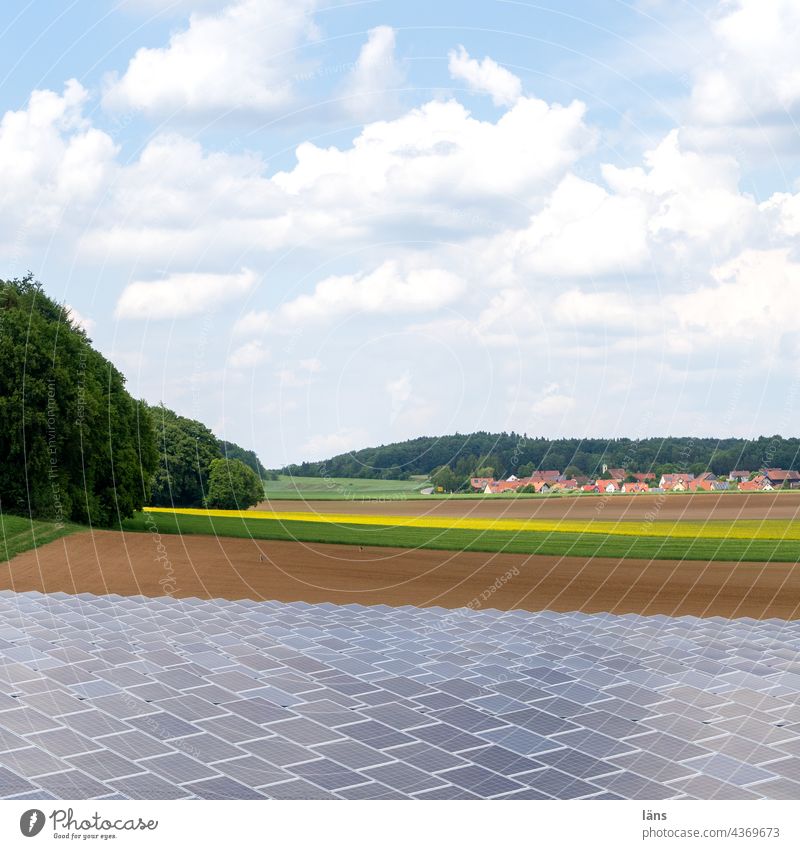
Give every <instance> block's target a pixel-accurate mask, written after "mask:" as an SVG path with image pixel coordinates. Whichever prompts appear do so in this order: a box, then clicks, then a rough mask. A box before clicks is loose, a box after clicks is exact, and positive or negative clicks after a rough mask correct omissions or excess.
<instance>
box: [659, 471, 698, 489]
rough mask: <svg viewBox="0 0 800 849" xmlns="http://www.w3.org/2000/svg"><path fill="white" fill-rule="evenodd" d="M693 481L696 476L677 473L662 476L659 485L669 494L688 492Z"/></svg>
mask: <svg viewBox="0 0 800 849" xmlns="http://www.w3.org/2000/svg"><path fill="white" fill-rule="evenodd" d="M691 480H694V475H692V474H690V473H689V472H675V473H674V474H668V475H661V480H660V481H659V482H658V485H659V486H660V487H661V489H663V490H666V491H668V492H686V490H687V489H688V486H689V481H691Z"/></svg>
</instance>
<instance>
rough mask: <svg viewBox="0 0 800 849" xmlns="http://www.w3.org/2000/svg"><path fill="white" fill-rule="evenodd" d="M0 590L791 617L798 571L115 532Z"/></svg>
mask: <svg viewBox="0 0 800 849" xmlns="http://www.w3.org/2000/svg"><path fill="white" fill-rule="evenodd" d="M159 543H160V544H161V546H163V547H162V548H159ZM261 558H264V559H263V560H262V559H261ZM0 588H4V589H13V590H16V591H18V592H22V591H25V590H39V591H43V592H56V591H59V590H60V591H63V592H68V593H80V592H90V593H96V594H106V593H119V594H121V595H135V594H142V595H147V596H159V595H164V594H166V593H169V594H171V595H173V596H175V597H188V596H196V597H199V598H227V599H241V598H249V599H256V600H261V599H277V600H280V601H307V602H322V601H328V602H334V603H337V604H349V603H359V604H389V605H403V604H411V605H416V606H430V605H438V606H442V607H451V608H455V607H464V606H467V605H470V604H472V606H474V607H478V608H480V607H485V608H499V609H502V610H509V609H514V608H520V609H524V610H542V609H551V610H559V611H566V610H582V611H586V612H598V611H608V612H611V613H642V614H655V613H664V614H668V615H671V616H679V615H685V614H691V615H695V616H717V615H718V616H726V617H739V616H752V617H755V618H767V617H773V616H774V617H780V618H784V619H794V618H800V613H798V607H799V606H800V566H799V565H796V564H791V563H773V564H763V565H762V564H758V563H742V564H740V563H722V562H713V563H704V562H699V561H686V562H677V561H669V560H656V561H652V562H649V561H645V560H629V559H625V560H614V559H606V558H595V559H586V558H577V557H538V556H531V557H529V556H524V555H509V554H482V553H477V552H448V551H435V550H431V549H426V550H418V551H407V550H404V549H389V548H364V549H363V550H361V549H359V548H358V547H357V546H340V545H316V544H315V545H309V544H302V543H291V542H270V541H265V540H259V541H251V540H244V539H229V538H214V537H202V536H186V537H180V536H168V535H164V536H162V537H160V538H159V537H158V536H156V535H152V534H149V533H125V534H122V533H117V532H112V531H96V532H94V533H88V532H87V533H79V534H75V535H72V536H68V537H65V538H63V539H60V540H57V541H56V542H53V543H50V544H49V545H45V546H43V547H41V548H38V549H35V550H32V551H28V552H25V553H24V554H21V555H19V556H18V557H16V558H14V559H13V560H11V561H10V562H7V563H2V564H0Z"/></svg>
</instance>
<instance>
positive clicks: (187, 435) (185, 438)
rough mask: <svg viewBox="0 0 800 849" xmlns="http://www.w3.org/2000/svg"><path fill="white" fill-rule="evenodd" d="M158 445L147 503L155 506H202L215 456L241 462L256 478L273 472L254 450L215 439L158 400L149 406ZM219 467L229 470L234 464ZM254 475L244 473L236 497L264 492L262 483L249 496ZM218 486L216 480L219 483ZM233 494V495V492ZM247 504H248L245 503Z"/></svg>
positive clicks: (241, 501) (241, 500)
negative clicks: (256, 490)
mask: <svg viewBox="0 0 800 849" xmlns="http://www.w3.org/2000/svg"><path fill="white" fill-rule="evenodd" d="M147 409H148V412H149V413H150V418H151V421H152V423H153V429H154V431H155V434H156V443H157V447H158V466H157V468H156V470H155V474H154V476H153V484H152V494H151V497H150V503H151V504H153V505H154V506H156V507H202V506H203V505H204V504H205V503H206V501H207V499H208V496H209V492H210V487H211V481H210V477H211V470H212V467H213V466H214V463H215V462H216V461H218V460H226V461H229V463H240V464H241V465H243V466H245V467H247V469H249V470H250V471H251V472H253V473H254V475H253V476H257V477H256V479H258V478H261V480H264V479H266V478H269V477H271V476H272V475H271V474H270V473H269V472H267V471H266V470H265V469H264V467H263V466H262V465H261V461H260V460H259V459H258V457H257V456H256V454H255V452H254V451H248V450H246V449H244V448H242V447H241V446H239V445H237V444H236V443H235V442H228V441H225V440H222V439H217V437H216V436H214V434H213V433H212V432H211V431H210V430H209V428H207V427H206V426H205V425H204V424H203V423H202V422H200V421H197V420H196V419H190V418H187V417H186V416H180V415H178V414H177V413H176V412H174V411H173V410H170V409H169V408H167V407H165V406H164V405H163V404H160V405H159V406H157V407H148V408H147ZM220 468H225V469H228V470H231V469H233V468H235V467H234V466H231V465H228V466H224V467H220ZM220 474H221V473H220ZM253 476H244V477H243V478H242V480H243V481H247V485H246V486H243V490H242V493H241V495H240V497H239V498H238V500H237V499H234V500H237V503H238V504H239V505H243V504H244V502H245V501H248V500H249V501H250V504H255V503H256V501H258V500H260V498H261V497H262V496H263V486H262V487H261V488H260V490H259V493H258V498H256V499H255V500H252V499H250V498H249V488H250V487H251V484H252V477H253ZM218 487H219V484H218ZM232 497H233V496H232ZM244 506H249V504H244Z"/></svg>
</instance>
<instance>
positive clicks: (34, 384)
mask: <svg viewBox="0 0 800 849" xmlns="http://www.w3.org/2000/svg"><path fill="white" fill-rule="evenodd" d="M0 362H2V366H3V367H2V369H1V370H0V510H2V511H6V512H9V513H16V514H18V515H26V516H32V517H37V518H50V519H54V520H56V521H59V522H66V521H70V522H77V523H81V524H91V525H98V526H106V527H108V526H113V525H115V524H117V523H118V522H119V521H120V520H121V519H124V518H127V517H129V516H131V515H132V514H133V513H134V512H135V511H137V510H140V509H141V508H142V507H143V506H144V505H146V504H153V505H161V506H202V505H207V506H212V507H221V508H222V507H224V508H236V507H248V506H251V505H252V504H254V503H256V502H257V501H259V500H261V499H262V498H263V492H264V489H263V483H262V479H263V478H264V477H266V476H267V475H268V473H267V472H266V470H265V469H264V467H263V466H262V465H261V463H260V461H259V460H258V457H256V455H255V454H254V452H252V451H247V450H245V449H243V448H241V447H240V446H238V445H236V444H235V443H232V442H226V441H223V440H219V439H217V437H216V436H214V434H213V433H212V432H211V431H210V430H209V429H208V428H207V427H205V425H203V424H202V423H200V422H197V421H194V420H192V419H187V418H184V417H182V416H179V415H178V414H176V413H174V412H173V411H172V410H169V409H167V408H166V407H164V406H157V407H151V406H149V405H148V404H146V403H145V402H144V401H142V400H138V399H135V398H133V397H132V396H131V395H130V393H129V392H128V391H127V389H126V388H125V378H124V376H123V375H122V373H121V372H120V371H119V370H118V369H117V368H116V367H115V366H114V365H113V364H112V363H111V362H109V360H107V359H106V358H105V357H103V355H102V354H100V353H99V352H98V351H97V350H95V349H94V348H93V347H92V344H91V340H90V339H89V338H88V336H87V335H86V332H85V331H84V330H83V329H82V328H81V327H80V326H79V325H77V324H76V323H75V321H73V320H72V318H71V317H70V314H69V312H68V311H67V310H66V309H65V307H64V306H63V305H62V304H59V303H57V302H56V301H54V300H53V299H52V298H50V297H48V296H47V295H46V294H45V292H44V290H43V289H42V287H41V285H40V284H39V283H38V282H37V281H35V280H34V279H33V277H32V276H31V275H26V276H25V277H23V278H21V279H14V280H5V281H4V280H0Z"/></svg>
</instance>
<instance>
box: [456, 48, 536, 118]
mask: <svg viewBox="0 0 800 849" xmlns="http://www.w3.org/2000/svg"><path fill="white" fill-rule="evenodd" d="M448 59H449V63H448V68H449V70H450V76H451V77H452V78H453V79H454V80H463V81H464V82H465V83H466V84H467V86H468V87H469V89H470V91H474V92H477V93H479V94H488V95H489V96H490V97H491V98H492V102H493V103H494V105H495V106H511V105H513V104H514V103H516V102H517V101H518V100H519V99H520V97H521V96H522V83H521V81H520V79H519V77H517V76H516V75H514V74H512V73H511V71H508V70H506V69H505V68H503V67H502V66H500V65H498V64H497V62H495V61H494V59H491V58H490V57H488V56H486V57H485V58H484V59H482V60H480V61H478V60H477V59H471V58H470V56H469V53H467V51H466V50H465V49H464V47H463V46H462V45H459V47H458V50H451V51H450V53H449V54H448Z"/></svg>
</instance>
